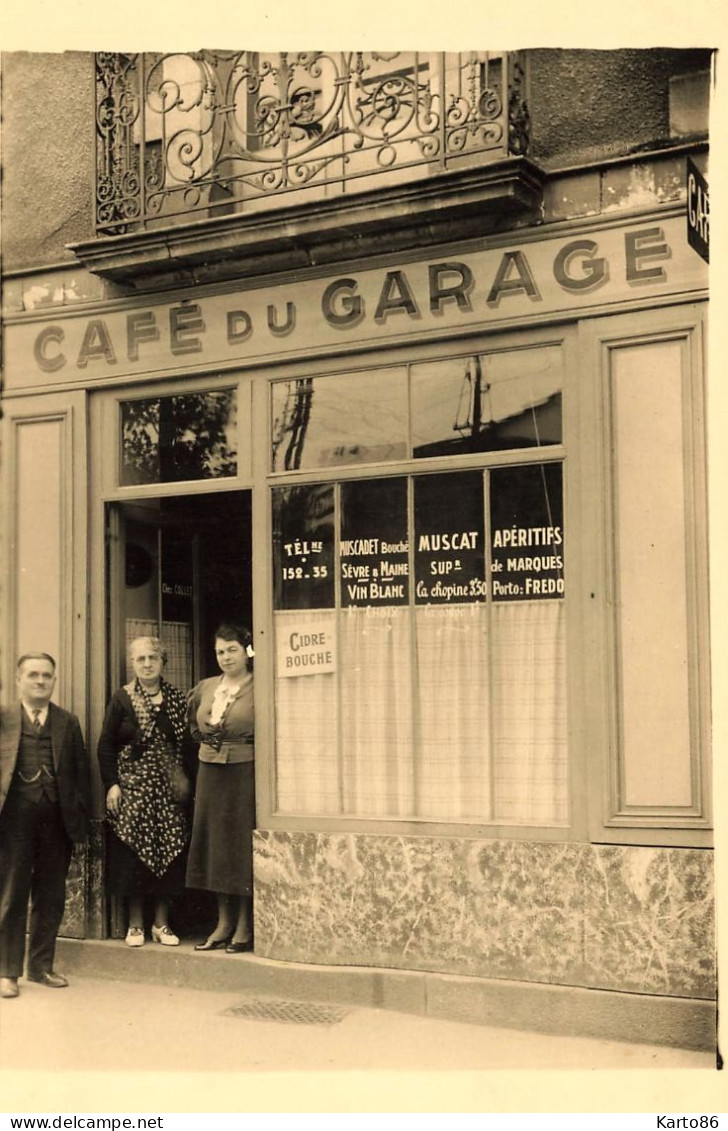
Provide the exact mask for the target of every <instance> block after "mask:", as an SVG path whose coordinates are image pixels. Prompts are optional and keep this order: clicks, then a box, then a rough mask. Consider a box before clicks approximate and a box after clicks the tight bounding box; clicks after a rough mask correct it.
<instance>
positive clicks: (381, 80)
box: [96, 51, 529, 234]
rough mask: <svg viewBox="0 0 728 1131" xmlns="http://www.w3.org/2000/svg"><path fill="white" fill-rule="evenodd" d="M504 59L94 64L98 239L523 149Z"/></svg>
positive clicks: (149, 58)
mask: <svg viewBox="0 0 728 1131" xmlns="http://www.w3.org/2000/svg"><path fill="white" fill-rule="evenodd" d="M523 88H524V70H523V63H522V60H520V58H519V56H518V55H517V53H516V54H514V53H510V54H506V53H490V52H471V53H459V54H456V53H418V52H401V51H390V52H382V51H380V52H376V51H369V52H344V53H325V52H319V51H301V52H281V53H279V54H270V53H269V54H264V53H259V52H254V51H198V52H194V53H188V54H185V53H177V54H165V55H163V54H129V55H122V54H112V53H100V54H97V56H96V135H97V147H96V148H97V210H96V224H97V230H98V231H99V232H102V233H106V234H115V233H122V232H128V231H133V230H137V229H140V228H149V227H157V226H161V225H163V226H166V225H168V224H170V223H173V222H175V220H177V221H178V220H180V219H185V220H188V221H189V220H192V219H195V218H196V217H204V216H220V215H225V214H226V213H229V212H241V211H245V212H247V211H250V210H255V209H260V208H265V207H269V206H270V205H271V204H275V203H281V201H280V200H279V199H277V198H280V197H281V195H282V194H286V195H287V196H288V198H289V200H291V202H293V200H294V199H295V200H296V201H302V200H305V199H308V198H310V197H311V196H316V197H317V198H323V197H331V196H336V195H340V194H342V193H345V192H351V191H354V190H356V189H363V188H373V187H380V186H382V185H385V184H391V183H396V182H397V181H400V182H403V181H406V180H411V179H412V178H413V177H416V176H421V177H429V176H436V175H437V174H438V173H442V172H445V171H447V170H449V169H455V168H458V167H463V166H468V165H469V166H472V165H478V164H481V163H483V162H484V161H486V162H487V161H492V160H497V159H498V158H500V157H503V156H506V155H508V154H524V153H526V152H527V150H528V144H529V136H528V134H529V130H528V113H527V108H526V102H525V98H524V94H523Z"/></svg>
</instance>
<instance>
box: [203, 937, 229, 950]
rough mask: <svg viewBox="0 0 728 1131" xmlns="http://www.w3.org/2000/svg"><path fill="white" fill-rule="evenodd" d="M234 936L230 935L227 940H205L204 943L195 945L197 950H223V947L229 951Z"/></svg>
mask: <svg viewBox="0 0 728 1131" xmlns="http://www.w3.org/2000/svg"><path fill="white" fill-rule="evenodd" d="M231 938H232V936H231V935H228V937H227V938H226V939H205V941H204V942H198V943H195V950H221V949H222V948H223V947H225V948H226V949H227V947H228V946H231V945H232V944H231V942H230V940H231Z"/></svg>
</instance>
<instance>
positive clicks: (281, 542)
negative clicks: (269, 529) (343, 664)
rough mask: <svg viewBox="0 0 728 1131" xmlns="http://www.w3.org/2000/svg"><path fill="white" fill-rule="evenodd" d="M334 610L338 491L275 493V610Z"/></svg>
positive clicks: (318, 488)
mask: <svg viewBox="0 0 728 1131" xmlns="http://www.w3.org/2000/svg"><path fill="white" fill-rule="evenodd" d="M333 606H334V488H333V486H332V485H331V484H330V483H314V484H311V485H309V486H300V487H279V488H277V489H276V490H275V491H274V492H273V607H274V608H275V609H330V608H333Z"/></svg>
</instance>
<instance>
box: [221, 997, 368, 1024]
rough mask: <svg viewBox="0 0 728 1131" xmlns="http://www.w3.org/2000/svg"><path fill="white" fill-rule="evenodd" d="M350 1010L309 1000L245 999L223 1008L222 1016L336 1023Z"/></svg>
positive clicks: (289, 1021)
mask: <svg viewBox="0 0 728 1131" xmlns="http://www.w3.org/2000/svg"><path fill="white" fill-rule="evenodd" d="M349 1012H350V1010H348V1009H341V1008H340V1007H339V1006H336V1005H318V1004H317V1003H316V1002H310V1001H278V1000H276V999H268V1000H267V1001H262V1000H258V999H256V1000H254V1001H245V1002H242V1003H241V1004H240V1005H231V1006H230V1007H229V1008H228V1009H224V1010H223V1017H243V1018H247V1019H249V1020H251V1021H282V1022H283V1023H284V1024H286V1025H338V1023H339V1022H340V1021H343V1019H344V1018H345V1017H346V1015H347V1014H348V1013H349Z"/></svg>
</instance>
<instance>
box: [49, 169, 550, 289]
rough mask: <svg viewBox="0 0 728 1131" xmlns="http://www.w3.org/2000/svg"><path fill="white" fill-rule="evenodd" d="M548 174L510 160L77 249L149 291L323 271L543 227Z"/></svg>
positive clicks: (104, 272) (97, 267)
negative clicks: (539, 223) (523, 226)
mask: <svg viewBox="0 0 728 1131" xmlns="http://www.w3.org/2000/svg"><path fill="white" fill-rule="evenodd" d="M545 176H546V175H545V173H544V172H543V170H542V169H541V168H540V167H539V166H538V165H536V164H535V163H534V162H532V161H531V160H529V159H528V158H526V157H510V158H505V159H503V160H501V161H499V162H497V163H495V164H492V165H485V166H483V165H480V166H478V167H477V168H468V169H462V170H458V171H456V172H449V173H444V174H440V175H438V176H437V177H429V178H427V179H423V180H416V181H413V182H411V183H409V184H404V185H396V186H391V187H387V188H378V189H374V190H369V191H366V192H360V193H356V194H353V193H352V194H351V195H350V196H338V197H335V198H329V199H326V200H316V201H310V202H307V203H305V204H296V205H293V206H290V207H280V206H278V207H276V208H267V209H265V211H263V210H260V211H257V212H254V213H248V214H247V215H246V214H236V215H227V216H223V217H219V218H213V219H205V220H201V221H198V222H196V223H192V224H190V223H186V224H176V225H175V224H170V225H169V226H168V227H166V228H158V229H156V230H154V231H141V232H133V233H129V234H127V235H121V236H107V237H104V238H101V239H94V240H87V241H83V242H81V243H76V244H70V245H69V250H70V251H72V252H73V253H74V254H75V255H76V257H77V258H78V260H79V261H80V262H81V263H82V264H83V266H84V267H86V268H87V269H88V270H89V271H91V272H93V273H94V274H97V275H100V276H102V277H104V278H108V279H111V280H113V281H115V282H118V283H122V284H124V283H126V284H134V285H137V286H141V287H142V288H143V289H156V288H158V287H162V286H167V285H171V284H174V283H180V282H184V281H185V280H187V281H190V282H197V283H202V282H212V281H216V280H222V279H227V278H233V277H240V276H241V275H243V276H245V277H250V276H256V275H262V274H267V275H270V274H271V272H276V271H279V270H280V271H283V270H288V271H290V270H291V269H295V268H298V267H301V268H303V267H312V266H322V265H326V264H327V263H331V264H335V263H338V262H342V261H345V260H351V259H361V258H367V257H368V256H370V255H376V254H381V253H382V252H388V251H392V252H400V251H405V250H411V249H412V248H416V247H418V246H421V245H423V244H434V243H448V242H452V241H454V240H461V239H473V238H477V237H479V236H485V235H488V234H491V233H493V232H496V231H498V230H499V229H502V228H503V227H505V226H510V225H512V224H513V222H514V220H515V219H519V220H520V221H522V222H524V223H534V222H535V221H536V220H537V219H538V217H539V215H540V210H541V202H542V193H543V184H544V181H545Z"/></svg>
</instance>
